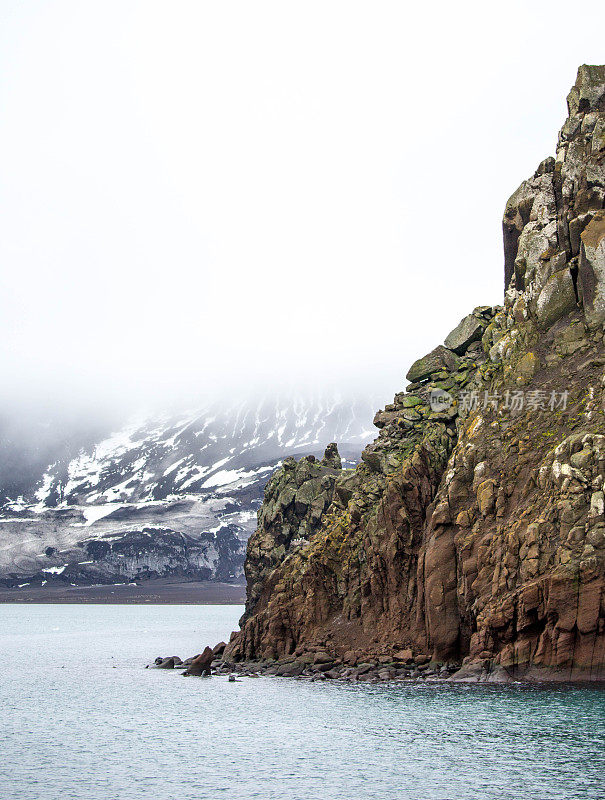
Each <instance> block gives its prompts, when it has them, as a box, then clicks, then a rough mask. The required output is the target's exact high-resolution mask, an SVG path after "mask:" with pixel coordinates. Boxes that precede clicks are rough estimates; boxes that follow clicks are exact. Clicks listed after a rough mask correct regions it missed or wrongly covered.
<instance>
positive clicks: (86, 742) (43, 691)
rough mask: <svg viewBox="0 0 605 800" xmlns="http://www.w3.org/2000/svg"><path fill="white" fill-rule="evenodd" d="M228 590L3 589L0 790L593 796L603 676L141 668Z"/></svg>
mask: <svg viewBox="0 0 605 800" xmlns="http://www.w3.org/2000/svg"><path fill="white" fill-rule="evenodd" d="M241 611H242V609H241V607H239V606H165V605H164V606H148V605H145V606H116V605H107V606H101V605H94V606H92V605H91V606H68V605H56V606H52V605H38V606H35V605H28V606H22V605H0V653H1V655H0V660H1V669H0V715H1V720H2V724H1V727H0V739H1V745H0V798H13V800H21V798H23V800H25V798H27V800H42V798H44V800H59V798H61V800H70V799H71V798H77V800H80V799H81V800H131V799H132V800H134V799H135V798H136V800H140V799H141V798H145V797H149V798H153V800H168V799H169V798H170V799H171V800H172V799H173V800H194V798H195V800H218V799H220V798H222V797H224V798H230V800H251V799H252V798H258V800H320V798H321V800H366V799H369V798H376V800H391V798H393V799H394V798H397V800H424V799H426V800H526V798H528V799H530V800H533V799H536V800H576V799H577V800H580V799H581V800H598V799H599V798H605V692H602V691H599V690H596V689H579V688H567V687H565V688H563V687H562V688H555V689H542V688H526V687H521V686H513V687H508V688H500V687H483V688H478V687H476V686H447V685H444V684H441V685H436V686H435V685H399V686H392V687H389V686H376V685H374V686H364V685H340V684H337V683H330V682H326V683H322V684H318V683H313V684H309V683H306V682H302V681H294V680H288V679H279V678H260V679H243V680H242V681H241V682H238V683H228V682H227V679H226V678H224V677H220V678H217V677H214V678H210V679H203V678H198V679H196V678H187V679H184V678H182V677H181V675H180V674H179V672H178V671H174V672H173V671H163V670H145V669H143V667H144V665H145V664H146V663H147V662H149V661H151V660H152V659H153V658H154V657H155V656H156V655H174V654H176V655H179V656H181V658H185V657H187V656H189V655H192V654H193V653H194V652H197V651H200V650H201V649H202V648H203V646H204V645H206V644H207V643H214V642H217V641H219V640H220V639H224V638H225V637H226V636H228V634H229V632H230V631H231V630H232V629H233V628H234V627H235V626H236V622H237V619H238V617H239V615H240V614H241Z"/></svg>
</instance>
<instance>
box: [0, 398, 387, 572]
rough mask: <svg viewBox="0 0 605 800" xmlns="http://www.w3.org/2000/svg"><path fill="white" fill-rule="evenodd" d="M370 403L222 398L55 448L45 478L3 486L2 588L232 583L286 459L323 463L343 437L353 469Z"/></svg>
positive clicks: (368, 432) (367, 435) (366, 435)
mask: <svg viewBox="0 0 605 800" xmlns="http://www.w3.org/2000/svg"><path fill="white" fill-rule="evenodd" d="M374 407H375V403H374V401H373V400H371V399H369V400H367V401H354V402H351V401H343V400H342V399H340V398H333V399H330V400H326V399H285V400H283V399H282V400H262V401H258V402H250V401H246V402H242V403H239V404H235V405H227V404H224V403H218V402H217V403H214V404H210V405H208V406H206V407H205V408H202V409H196V410H192V411H190V412H188V413H184V414H183V413H181V414H167V413H165V414H162V415H158V414H145V415H139V416H138V417H137V418H134V419H131V420H129V422H128V423H127V424H125V425H124V426H123V427H121V428H119V429H118V430H116V431H115V432H113V433H111V434H110V435H107V436H105V437H104V438H100V439H99V440H98V441H96V442H95V443H93V444H91V443H90V441H89V442H87V443H86V445H85V446H83V447H81V448H80V450H79V452H77V453H76V454H74V453H73V447H72V448H71V450H72V452H71V454H69V455H67V456H66V455H65V448H59V447H57V450H58V452H59V453H60V455H59V457H58V458H57V460H55V461H54V463H52V464H49V465H48V467H46V469H44V470H43V472H42V474H41V471H40V470H39V468H37V466H33V467H32V469H31V470H30V471H29V472H28V470H27V469H23V467H22V468H21V472H20V476H19V480H18V481H17V482H15V480H12V481H9V480H8V479H7V481H6V482H7V486H4V487H3V486H0V496H2V497H3V500H2V503H1V505H0V582H1V583H3V584H4V585H7V586H18V585H23V584H27V585H32V586H34V585H44V584H48V583H57V582H61V583H72V584H82V583H84V584H86V583H109V582H128V581H132V580H142V579H145V578H151V577H160V576H168V575H173V576H174V575H176V576H179V575H180V576H183V578H201V579H216V580H230V581H234V580H235V581H237V580H238V579H240V578H241V577H242V574H243V561H244V555H245V547H246V541H247V538H248V536H249V535H250V533H251V532H252V531H253V530H254V527H255V524H256V511H257V508H258V506H259V504H260V501H261V499H262V492H263V489H264V485H265V483H266V482H267V480H268V478H269V476H270V474H271V472H272V471H273V470H274V469H275V467H276V466H277V465H278V464H279V462H280V461H281V459H282V458H284V457H285V456H286V455H297V454H309V453H313V454H314V455H317V456H320V455H321V454H322V452H323V449H324V448H325V446H326V444H328V443H329V442H332V441H336V442H337V443H338V445H339V449H340V452H341V455H342V456H343V458H344V459H348V460H349V461H350V463H351V464H352V463H354V462H355V461H356V460H357V458H358V457H359V454H360V452H361V450H362V448H363V447H364V446H365V444H367V442H368V441H369V440H370V439H371V438H373V435H374V434H373V433H372V423H371V420H372V417H373V413H374V411H373V410H374ZM12 444H13V447H14V443H12ZM4 449H5V450H6V447H5V448H4ZM68 452H69V451H68ZM2 456H3V450H2V446H1V445H0V457H2ZM15 485H18V487H19V494H18V496H17V495H16V492H15V488H14V487H15Z"/></svg>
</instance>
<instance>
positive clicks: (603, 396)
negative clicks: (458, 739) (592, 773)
mask: <svg viewBox="0 0 605 800" xmlns="http://www.w3.org/2000/svg"><path fill="white" fill-rule="evenodd" d="M568 107H569V117H568V119H567V120H566V122H565V124H564V126H563V128H562V130H561V133H560V136H559V144H558V147H557V154H556V158H549V159H546V160H545V161H543V162H542V164H540V166H539V167H538V169H537V170H536V173H535V174H534V176H533V177H532V178H530V179H529V180H528V181H525V182H524V183H523V184H522V185H521V186H520V187H519V189H518V190H517V191H516V192H515V193H514V194H513V196H512V197H511V198H510V200H509V201H508V203H507V205H506V209H505V213H504V221H503V231H504V250H505V281H506V293H505V300H504V306H503V307H502V308H500V307H498V308H490V307H480V308H478V309H475V310H474V311H473V312H472V314H470V315H468V316H467V317H464V318H463V319H462V321H461V323H460V324H459V325H458V326H457V328H456V329H455V330H454V331H452V333H451V334H450V335H449V336H448V337H447V339H446V345H447V346H439V347H437V348H436V349H435V350H433V351H432V352H431V353H430V354H429V355H428V356H425V357H424V358H422V359H418V361H416V362H415V364H414V365H413V367H412V369H411V370H410V372H409V373H408V379H409V380H411V381H412V383H411V384H410V385H409V386H408V387H407V391H406V392H405V393H404V392H402V393H400V394H398V395H396V397H395V399H394V401H393V403H392V404H390V405H388V406H387V407H386V408H385V409H384V410H381V411H379V412H378V413H377V415H376V419H375V424H376V426H377V427H378V428H379V435H378V438H377V439H376V441H375V442H374V443H373V444H371V445H369V446H368V447H367V448H366V450H365V451H364V453H363V455H362V462H361V464H360V465H359V466H358V467H357V468H356V469H355V470H340V469H339V468H338V467H339V466H340V460H339V459H337V458H336V455H335V453H334V451H333V450H331V451H330V452H329V453H327V454H326V458H325V459H324V460H323V461H322V462H314V461H313V460H308V459H302V460H301V461H299V462H294V461H293V460H290V461H287V462H285V463H284V466H283V467H282V469H280V470H278V472H277V473H276V474H275V475H274V476H273V478H272V479H271V481H270V482H269V484H268V485H267V490H266V493H265V502H264V504H263V507H262V509H261V511H260V512H259V527H258V531H257V532H256V534H255V535H254V536H253V537H252V539H251V540H250V543H249V547H248V558H247V563H246V575H247V578H248V603H247V606H246V614H245V616H244V617H243V618H242V622H241V630H240V631H239V632H238V633H236V634H234V635H233V636H232V639H231V642H230V643H229V645H228V646H227V648H226V651H225V658H227V659H233V660H243V659H261V658H263V659H266V658H271V659H283V658H286V657H288V658H290V659H291V658H292V657H293V656H296V658H303V659H304V658H307V659H310V660H311V661H312V660H313V659H314V658H315V656H316V655H317V654H321V658H325V663H327V664H330V663H331V662H332V661H334V660H337V659H342V660H344V661H345V662H346V663H354V662H357V663H358V664H359V663H361V662H363V661H364V659H369V660H374V661H379V660H380V658H381V657H382V659H383V661H388V659H391V660H394V661H400V660H403V661H405V662H412V661H415V662H416V663H417V664H419V663H423V662H426V661H428V660H429V658H430V659H432V660H433V661H441V662H452V661H455V662H462V661H465V664H466V665H467V666H466V668H467V670H469V671H470V672H472V670H473V669H474V666H475V665H479V664H483V665H485V664H488V665H489V668H490V669H492V670H496V671H497V674H498V675H499V676H500V677H502V676H503V675H504V676H506V675H509V676H515V677H525V678H527V679H539V678H542V677H548V678H558V679H564V680H569V679H590V680H596V679H605V577H604V576H605V495H604V483H605V412H604V409H605V389H604V383H605V380H604V366H605V346H604V342H603V322H604V321H605V262H604V261H603V258H604V253H605V251H604V250H603V247H604V245H605V228H604V227H603V220H604V219H605V216H604V215H605V212H604V210H603V209H604V206H605V67H588V66H583V67H580V69H579V71H578V78H577V80H576V84H575V85H574V87H573V89H572V91H571V93H570V95H569V97H568ZM387 657H388V658H387ZM494 674H495V673H494Z"/></svg>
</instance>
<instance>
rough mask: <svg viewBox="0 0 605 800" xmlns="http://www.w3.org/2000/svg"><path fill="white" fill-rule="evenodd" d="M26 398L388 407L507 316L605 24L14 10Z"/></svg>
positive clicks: (583, 5)
mask: <svg viewBox="0 0 605 800" xmlns="http://www.w3.org/2000/svg"><path fill="white" fill-rule="evenodd" d="M0 15H1V18H0V22H1V25H0V75H1V86H0V114H1V115H2V118H1V120H0V151H1V152H2V160H1V163H0V205H1V213H0V265H1V266H0V313H1V321H0V324H1V326H2V327H1V330H0V341H1V342H2V346H1V351H2V352H1V356H0V371H1V374H2V376H3V379H2V386H3V390H4V395H5V398H9V399H11V400H14V399H19V398H20V397H22V396H29V397H43V398H48V399H49V400H51V401H56V400H59V401H61V402H67V400H75V401H76V402H78V403H80V402H84V403H86V402H88V398H94V399H95V402H98V400H99V398H101V399H102V400H104V399H108V400H115V399H116V398H119V399H121V400H124V401H126V399H129V400H130V399H132V398H137V399H138V398H139V397H140V398H146V399H149V397H150V396H154V397H157V398H158V401H159V402H161V401H162V398H163V397H169V396H171V395H177V396H179V395H191V396H192V397H193V396H195V395H196V394H197V393H200V392H202V391H205V390H212V391H214V390H217V391H218V390H223V389H225V388H228V389H229V390H230V391H244V390H245V389H246V387H247V386H249V385H255V386H258V385H260V386H262V387H264V388H267V389H271V388H272V387H273V386H276V387H278V386H281V385H282V384H283V383H284V382H288V381H290V382H294V383H295V384H302V385H314V384H322V383H323V382H326V383H329V384H334V383H336V384H342V385H346V386H350V387H356V388H357V389H358V390H359V391H360V392H364V391H365V390H366V389H371V390H372V393H373V394H375V392H376V390H378V391H379V392H381V391H384V392H385V394H386V395H389V394H390V395H392V393H393V392H394V391H396V390H398V389H401V388H403V386H404V385H405V381H404V377H403V376H404V374H405V372H406V370H407V368H408V366H409V364H410V363H411V361H413V360H414V359H415V358H416V357H418V356H420V355H422V354H424V353H425V352H426V351H428V350H429V349H431V348H432V347H434V346H435V345H437V344H439V343H440V342H441V341H442V340H443V338H444V336H445V335H446V334H447V333H448V331H449V330H450V329H451V328H452V327H453V326H454V325H455V324H456V323H457V322H458V320H459V319H460V318H461V317H462V316H463V315H464V314H465V313H467V312H468V311H470V310H471V309H472V308H473V307H474V306H475V305H478V304H488V303H496V302H499V301H500V300H501V296H502V283H503V279H502V260H503V259H502V243H501V215H502V210H503V208H504V205H505V202H506V199H507V197H508V196H509V195H510V194H511V193H512V192H513V190H514V189H515V188H516V187H517V185H518V184H519V183H520V182H521V180H523V179H524V178H526V177H528V176H529V175H530V174H531V173H532V172H533V171H534V169H535V168H536V166H537V164H538V163H539V161H541V160H542V159H543V158H545V157H546V156H548V155H550V154H553V153H554V148H555V144H556V134H557V131H558V129H559V127H560V126H561V124H562V122H563V120H564V117H565V113H566V112H565V95H566V94H567V92H568V90H569V88H570V86H571V85H572V83H573V81H574V79H575V74H576V69H577V66H578V65H579V64H581V63H584V62H586V63H601V62H602V61H603V59H604V58H605V52H604V50H603V30H604V25H603V22H605V13H604V11H603V4H602V1H601V2H576V3H574V4H570V3H569V2H552V0H551V1H550V2H531V3H530V2H511V1H510V0H507V2H506V3H499V4H496V3H486V2H466V3H465V2H458V3H452V2H431V3H417V2H414V3H405V2H396V3H389V2H364V3H355V2H329V1H328V2H326V0H322V2H309V1H308V0H306V2H304V3H303V2H298V3H289V2H287V3H284V2H273V3H267V2H228V3H225V2H201V1H199V0H198V1H197V2H178V1H177V2H175V0H170V2H169V1H168V0H165V1H163V2H153V1H152V0H144V1H143V2H135V1H134V0H119V2H113V0H103V1H102V2H101V0H99V1H98V2H91V0H77V2H67V1H62V0H58V1H57V2H36V0H29V2H27V0H26V1H25V2H11V0H1V2H0Z"/></svg>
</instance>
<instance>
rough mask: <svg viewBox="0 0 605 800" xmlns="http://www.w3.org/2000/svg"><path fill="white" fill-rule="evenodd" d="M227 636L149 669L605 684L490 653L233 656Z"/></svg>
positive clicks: (352, 679)
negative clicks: (498, 659) (510, 664)
mask: <svg viewBox="0 0 605 800" xmlns="http://www.w3.org/2000/svg"><path fill="white" fill-rule="evenodd" d="M225 649H226V644H225V642H220V643H219V644H217V645H215V647H213V648H210V647H206V648H205V650H204V651H203V653H200V654H198V655H196V656H191V657H190V658H187V659H185V660H184V661H183V660H181V659H180V658H179V657H178V656H168V657H162V656H158V657H157V658H156V659H155V661H154V663H153V664H148V665H147V666H146V669H149V668H151V669H172V670H174V669H182V668H185V669H184V671H183V672H182V673H181V674H182V675H183V676H184V677H191V676H194V677H208V678H209V677H211V676H213V675H214V676H222V677H228V679H229V680H230V681H234V680H238V679H239V678H261V677H276V678H294V679H298V680H307V681H310V682H311V683H313V682H316V681H329V680H331V681H338V682H343V683H353V684H354V683H369V684H387V683H388V684H392V683H401V682H405V683H444V682H450V683H480V684H501V685H505V684H512V683H515V684H519V683H522V684H527V685H536V684H552V683H555V684H568V685H578V684H581V685H592V686H595V687H599V688H601V687H602V688H605V679H603V677H602V676H598V675H595V676H594V677H591V676H590V675H587V674H586V673H582V672H578V671H577V670H576V671H570V670H555V669H538V668H535V667H533V668H531V669H528V670H525V671H524V672H517V673H515V672H514V671H512V670H509V669H506V668H505V667H503V666H501V665H500V664H496V663H494V662H493V661H491V660H489V659H486V660H484V661H483V662H474V663H466V664H460V663H456V662H453V661H451V662H447V663H438V662H433V661H431V660H430V657H429V656H428V655H423V654H417V655H414V654H412V652H411V651H409V650H404V651H400V652H399V653H395V654H394V655H393V656H379V657H377V658H367V659H364V658H363V657H360V658H357V657H356V656H355V654H353V653H349V654H346V655H345V657H344V658H337V657H335V656H334V655H333V654H330V653H329V652H326V651H318V652H316V653H314V654H310V653H302V654H299V655H293V656H291V657H289V658H283V659H280V660H261V661H232V660H230V659H229V658H225Z"/></svg>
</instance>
